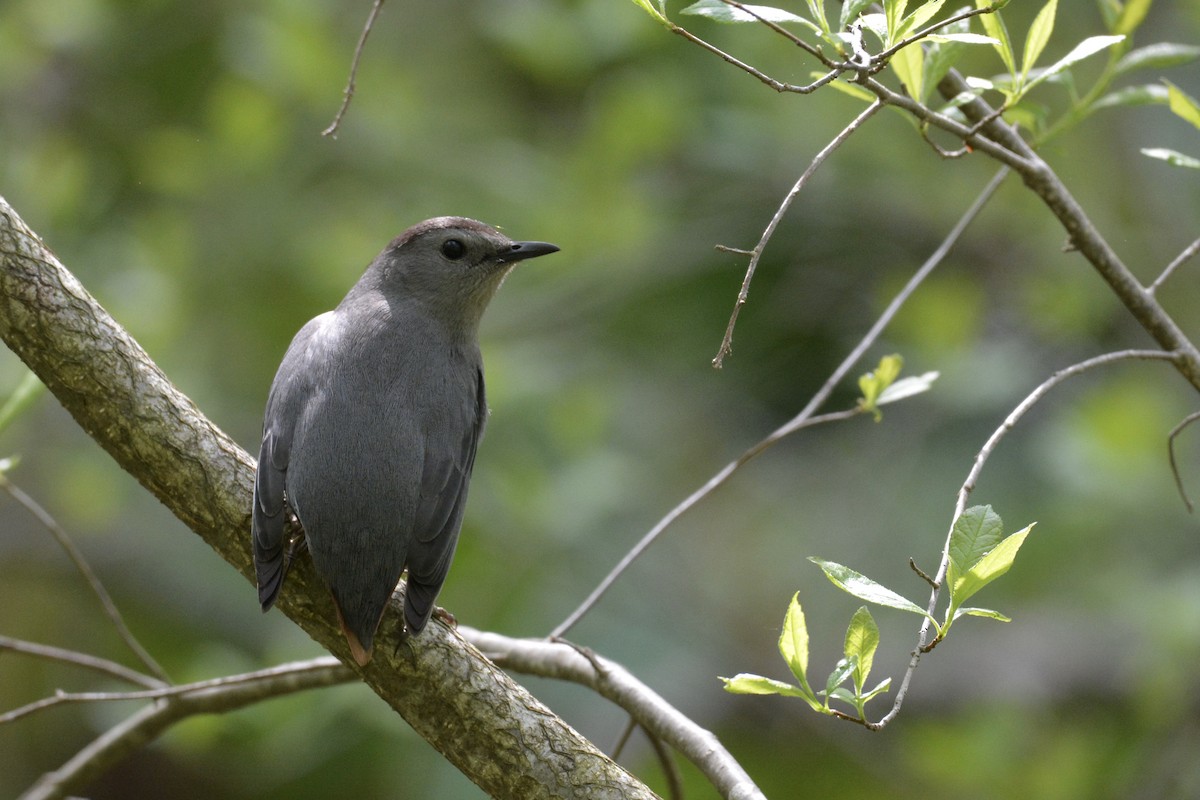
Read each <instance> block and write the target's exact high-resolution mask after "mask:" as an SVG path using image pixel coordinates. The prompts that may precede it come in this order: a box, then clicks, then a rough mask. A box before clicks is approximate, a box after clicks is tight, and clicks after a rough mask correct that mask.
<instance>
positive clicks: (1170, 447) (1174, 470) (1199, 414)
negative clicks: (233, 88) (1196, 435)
mask: <svg viewBox="0 0 1200 800" xmlns="http://www.w3.org/2000/svg"><path fill="white" fill-rule="evenodd" d="M1198 419H1200V411H1194V412H1192V413H1191V414H1188V415H1187V416H1186V417H1184V418H1183V422H1180V423H1179V424H1178V425H1176V426H1175V427H1174V428H1172V429H1171V433H1170V434H1169V435H1168V436H1167V456H1168V458H1169V459H1170V461H1171V474H1172V475H1174V476H1175V487H1176V488H1177V489H1179V496H1180V497H1182V498H1183V503H1184V505H1186V506H1187V510H1188V513H1189V514H1190V513H1191V512H1193V511H1195V510H1196V509H1195V507H1193V506H1192V499H1191V498H1190V497H1188V493H1187V489H1186V488H1184V485H1183V476H1182V475H1181V474H1180V473H1179V465H1178V464H1177V463H1176V461H1175V437H1176V436H1178V435H1179V434H1181V433H1183V431H1184V429H1185V428H1187V426H1189V425H1191V424H1192V423H1193V422H1195V421H1196V420H1198Z"/></svg>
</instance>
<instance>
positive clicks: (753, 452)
mask: <svg viewBox="0 0 1200 800" xmlns="http://www.w3.org/2000/svg"><path fill="white" fill-rule="evenodd" d="M1007 174H1008V170H1006V169H1001V170H1000V171H999V172H997V173H996V175H995V176H994V177H993V178H992V180H991V181H990V182H989V183H988V185H987V186H986V187H985V188H984V190H983V191H982V192H981V193H980V195H979V197H977V198H976V199H975V202H974V203H972V204H971V207H970V208H968V209H967V210H966V211H965V212H964V213H963V215H962V217H960V218H959V220H958V222H957V223H955V225H954V228H953V229H952V230H951V231H950V233H949V234H947V235H946V238H945V239H944V240H942V243H941V244H940V245H938V247H937V249H936V250H935V251H934V252H933V253H932V254H931V255H930V256H929V258H928V259H926V261H925V263H924V264H922V265H921V267H920V269H918V270H917V271H916V272H915V273H914V274H913V276H912V277H911V278H909V280H908V283H906V284H905V285H904V288H902V289H901V290H900V291H899V292H898V293H897V294H896V296H895V297H894V298H892V302H891V303H889V304H888V307H887V308H885V309H884V311H883V313H882V314H880V316H879V319H877V320H876V321H875V324H874V325H872V326H871V329H870V330H869V331H867V333H866V335H865V336H863V338H862V339H861V340H860V341H859V343H858V344H857V345H856V346H855V348H854V349H853V350H852V351H851V352H850V354H849V355H847V356H846V358H845V359H843V360H842V363H841V364H839V365H838V367H837V369H835V370H834V371H833V374H831V375H830V376H829V379H828V380H826V381H825V383H824V385H822V386H821V388H820V389H818V390H817V393H816V394H814V395H813V396H812V399H810V400H809V401H808V404H807V405H806V406H805V407H804V408H803V409H802V410H801V411H800V413H799V414H797V415H796V416H795V417H793V418H792V419H791V420H789V421H788V422H787V423H785V424H784V425H782V426H780V427H779V428H777V429H776V430H775V431H773V432H772V433H771V434H770V435H769V436H767V437H766V438H765V439H763V440H762V441H760V442H758V444H756V445H754V446H753V447H751V448H750V449H749V450H747V451H746V452H744V453H742V455H741V456H739V457H738V458H737V459H736V460H734V461H731V462H730V463H728V464H726V465H725V467H724V468H723V469H722V470H721V471H720V472H718V473H717V474H716V475H714V476H713V477H711V478H709V479H708V481H707V482H706V483H705V484H704V485H703V486H701V487H700V488H699V489H697V490H696V491H694V492H693V493H692V494H690V495H689V496H688V497H687V498H686V499H685V500H684V501H683V502H682V503H680V504H679V505H677V506H675V508H673V509H671V511H670V512H668V513H667V515H666V516H665V517H663V518H662V519H661V520H659V521H658V524H656V525H655V526H654V527H653V528H651V529H650V531H649V532H648V533H647V534H646V535H645V536H643V537H642V539H641V541H639V542H638V543H637V544H636V545H634V547H633V549H631V550H630V551H629V552H628V553H626V554H625V556H624V557H623V558H622V559H621V561H620V563H618V564H617V566H616V567H614V568H613V570H612V571H611V572H609V573H608V575H606V576H605V578H604V580H603V581H601V582H600V585H599V586H597V587H596V588H595V589H594V590H593V591H592V593H591V594H590V595H588V597H587V599H586V600H584V601H583V603H581V604H580V605H579V607H578V608H576V609H575V610H574V611H573V612H571V615H570V616H569V617H567V618H566V619H565V620H564V621H563V622H561V623H560V624H559V625H558V627H556V628H555V629H554V631H553V632H552V633H551V634H550V636H551V637H556V636H562V635H563V634H565V633H566V632H567V631H568V630H569V629H570V628H571V627H573V626H574V625H575V623H577V622H578V621H579V620H580V619H581V618H582V617H583V615H584V614H586V613H587V612H588V611H590V610H591V608H592V606H594V605H595V604H596V603H597V602H598V601H599V600H600V598H601V597H603V596H604V593H605V592H606V591H608V588H609V587H610V586H611V585H612V584H613V582H614V581H616V579H617V578H618V577H620V575H621V573H623V572H624V571H625V570H626V569H627V568H628V567H629V565H630V564H632V563H633V562H634V561H635V560H636V559H637V558H638V556H640V555H641V554H642V552H643V551H645V549H646V548H647V547H649V546H650V545H651V544H652V543H653V542H654V540H655V539H657V538H658V537H659V535H661V534H662V532H663V531H664V530H666V529H667V528H668V527H669V526H670V525H671V524H672V523H673V522H675V520H677V519H678V518H679V517H681V516H682V515H683V514H684V512H686V511H687V510H688V509H690V508H691V507H692V506H694V505H696V503H698V502H700V501H701V500H703V499H704V498H705V497H707V496H708V495H710V494H712V492H713V491H714V490H716V489H717V488H718V487H720V486H721V485H722V484H724V483H725V481H727V480H728V479H729V477H730V476H731V475H733V473H734V472H736V471H737V470H738V469H740V468H741V467H742V466H743V465H744V464H746V463H747V462H749V461H750V460H751V459H753V458H754V457H755V456H757V455H759V454H760V453H762V452H763V451H764V450H766V449H767V448H769V447H770V446H771V445H773V444H775V443H776V442H778V441H779V440H780V439H783V438H784V437H786V436H788V435H790V434H792V433H795V432H796V431H798V430H800V429H802V428H806V427H809V426H811V425H816V424H818V423H821V422H832V421H835V420H841V419H849V418H850V417H852V416H855V415H856V414H858V413H860V412H859V409H850V410H847V411H839V412H835V413H832V414H825V415H823V416H820V417H813V416H812V415H813V414H814V413H815V412H816V410H817V409H818V408H820V406H821V404H823V403H824V402H825V400H826V399H828V397H829V395H830V394H831V393H832V392H833V390H834V387H836V386H837V385H838V384H839V383H841V381H842V379H843V378H844V377H846V374H847V373H848V372H849V371H850V370H851V369H852V368H853V367H854V365H855V364H857V363H858V361H859V359H861V358H862V356H863V354H864V353H865V352H866V351H867V350H868V349H869V348H870V347H871V345H873V344H874V343H875V341H876V340H877V339H878V338H879V335H880V334H881V333H883V330H884V328H886V327H887V326H888V324H889V323H890V322H891V321H892V319H893V318H894V317H895V316H896V314H897V313H898V312H899V311H900V308H901V307H902V306H903V305H904V303H905V302H906V301H907V300H908V298H909V297H910V296H911V295H912V293H913V292H914V291H916V289H917V287H918V286H920V285H921V283H922V282H923V281H924V280H925V278H927V277H928V276H929V273H931V272H932V271H933V270H934V268H935V267H937V265H938V264H940V263H941V262H942V260H943V259H945V257H946V255H947V254H948V253H949V252H950V249H951V248H952V247H953V246H954V244H955V242H957V241H958V239H959V237H961V236H962V234H963V231H965V230H966V228H967V226H968V225H969V224H970V223H971V221H972V220H974V219H975V217H977V216H978V215H979V212H980V211H982V210H983V207H984V205H986V203H987V201H988V200H989V199H990V198H991V196H992V194H993V193H994V192H995V191H996V189H997V188H999V186H1000V183H1001V181H1003V180H1004V176H1005V175H1007Z"/></svg>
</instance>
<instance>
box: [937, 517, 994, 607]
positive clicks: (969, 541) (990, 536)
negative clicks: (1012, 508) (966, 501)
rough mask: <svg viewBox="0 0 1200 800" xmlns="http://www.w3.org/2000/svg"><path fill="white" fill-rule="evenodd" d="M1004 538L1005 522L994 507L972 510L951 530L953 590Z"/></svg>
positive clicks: (949, 571)
mask: <svg viewBox="0 0 1200 800" xmlns="http://www.w3.org/2000/svg"><path fill="white" fill-rule="evenodd" d="M1002 538H1004V521H1003V520H1002V519H1000V515H999V514H997V513H996V512H995V511H993V510H992V507H991V506H972V507H971V508H968V509H967V510H966V511H964V512H963V513H962V514H960V515H959V516H958V519H956V520H954V526H953V527H952V528H951V529H950V564H949V566H948V568H947V572H946V581H947V583H949V584H950V587H951V589H952V590H953V588H954V586H955V585H956V584H958V583H959V582H960V581H962V580H963V578H964V576H966V574H967V571H968V570H970V569H971V567H973V566H975V564H976V563H978V561H979V559H981V558H983V557H984V556H985V555H986V554H987V553H988V552H989V551H991V550H992V549H993V548H994V547H995V546H996V545H998V544H999V543H1000V540H1001V539H1002Z"/></svg>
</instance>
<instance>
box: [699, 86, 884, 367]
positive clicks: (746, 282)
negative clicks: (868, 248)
mask: <svg viewBox="0 0 1200 800" xmlns="http://www.w3.org/2000/svg"><path fill="white" fill-rule="evenodd" d="M881 108H883V103H882V102H880V101H879V100H876V101H875V102H874V103H872V104H871V105H869V106H867V108H866V110H864V111H863V112H862V113H861V114H859V115H858V116H857V117H855V118H854V119H853V120H852V121H851V122H850V124H849V125H847V126H846V127H845V128H842V130H841V132H840V133H838V135H837V136H835V137H833V139H832V140H831V141H830V142H829V144H827V145H825V146H824V147H823V148H821V151H820V152H819V153H817V154H816V156H814V157H813V160H812V162H811V163H810V164H809V165H808V168H807V169H805V170H804V173H803V174H802V175H801V176H800V177H799V179H797V181H796V183H795V184H794V185H793V186H792V189H791V191H789V192H788V193H787V196H786V197H784V198H783V202H782V203H780V204H779V208H777V209H775V215H774V216H773V217H771V221H770V222H769V223H767V227H766V229H765V230H763V233H762V236H760V237H759V239H758V244H756V245H754V249H753V250H751V251H750V253H751V256H750V264H749V266H748V267H746V276H745V277H744V278H743V279H742V288H741V289H740V290H739V291H738V296H737V301H736V302H735V303H734V304H733V313H732V314H730V316H729V324H728V325H726V326H725V336H724V337H723V338H722V339H721V346H720V347H719V348H718V349H717V355H716V357H715V358H713V360H712V364H713V367H715V368H716V369H720V368H721V365H722V364H724V362H725V356H727V355H729V353H730V351H731V350H732V348H733V329H734V326H736V325H737V318H738V314H740V313H741V311H742V306H744V305H746V298H747V297H749V295H750V281H752V280H754V271H755V270H756V269H758V262H759V259H761V258H762V254H763V249H764V248H765V247H766V246H767V242H769V241H770V240H771V237H772V236H774V235H775V228H776V227H778V226H779V221H780V220H782V219H783V215H784V214H786V213H787V210H788V209H789V208H791V206H792V202H793V201H794V200H795V199H796V197H797V196H798V195H799V194H800V190H801V189H803V188H804V185H805V184H807V183H808V180H809V178H811V177H812V176H813V174H814V173H815V172H816V171H817V168H818V167H820V166H821V164H823V163H824V162H825V159H827V158H829V156H830V154H831V153H833V151H834V150H837V149H838V148H839V147H841V146H842V144H843V143H844V142H845V141H846V140H847V139H849V138H850V135H851V134H852V133H854V132H855V131H856V130H858V129H859V128H861V127H862V126H863V124H864V123H866V121H867V120H868V119H870V118H871V117H873V116H874V115H875V112H876V111H878V110H879V109H881Z"/></svg>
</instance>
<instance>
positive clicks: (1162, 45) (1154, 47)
mask: <svg viewBox="0 0 1200 800" xmlns="http://www.w3.org/2000/svg"><path fill="white" fill-rule="evenodd" d="M1197 58H1200V47H1196V46H1195V45H1190V44H1172V43H1171V42H1158V43H1157V44H1148V45H1146V46H1145V47H1139V48H1137V49H1136V50H1130V51H1129V52H1128V53H1126V54H1125V55H1123V56H1121V60H1120V61H1118V62H1117V63H1116V66H1114V67H1113V77H1114V78H1119V77H1121V76H1123V75H1127V74H1129V73H1130V72H1133V71H1135V70H1139V69H1153V70H1161V69H1170V68H1171V67H1178V66H1180V65H1182V64H1187V63H1189V62H1191V61H1195V60H1196V59H1197Z"/></svg>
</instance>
